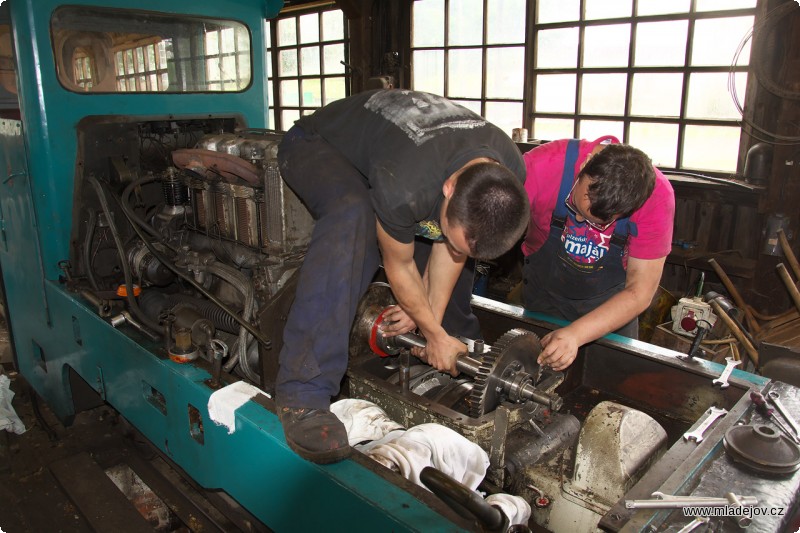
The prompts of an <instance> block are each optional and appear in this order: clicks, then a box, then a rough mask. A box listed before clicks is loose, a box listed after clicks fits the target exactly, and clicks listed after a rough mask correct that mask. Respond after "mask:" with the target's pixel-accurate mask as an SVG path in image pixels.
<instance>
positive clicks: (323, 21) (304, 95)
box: [267, 3, 349, 131]
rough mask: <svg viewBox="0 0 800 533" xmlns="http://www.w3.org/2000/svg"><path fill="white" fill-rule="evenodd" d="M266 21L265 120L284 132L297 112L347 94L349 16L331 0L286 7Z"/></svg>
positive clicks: (317, 106)
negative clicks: (305, 6) (301, 7)
mask: <svg viewBox="0 0 800 533" xmlns="http://www.w3.org/2000/svg"><path fill="white" fill-rule="evenodd" d="M268 24H269V25H270V28H269V32H268V39H269V40H268V43H267V52H268V55H269V57H270V61H268V62H267V78H268V80H269V83H268V86H269V102H270V111H269V113H270V116H269V119H270V124H271V125H272V127H273V128H274V129H276V130H280V131H286V130H288V129H289V128H291V127H292V124H293V123H294V121H295V120H297V119H298V118H300V116H302V115H308V114H310V113H312V112H314V110H315V109H318V108H320V107H322V106H323V105H326V104H329V103H331V102H333V101H335V100H339V99H341V98H344V97H345V96H347V95H348V94H349V84H348V76H347V72H346V70H345V69H346V67H345V64H346V63H347V59H348V53H349V48H348V46H349V37H348V32H347V19H346V18H345V16H344V13H343V12H342V10H341V9H336V7H335V5H334V4H333V3H331V4H330V5H328V6H323V7H321V8H316V9H313V10H310V11H309V10H302V11H297V10H289V11H288V12H287V11H284V12H282V13H281V14H280V15H278V17H277V18H275V19H273V20H271V21H269V22H268Z"/></svg>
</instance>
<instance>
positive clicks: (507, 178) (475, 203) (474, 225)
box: [445, 162, 530, 259]
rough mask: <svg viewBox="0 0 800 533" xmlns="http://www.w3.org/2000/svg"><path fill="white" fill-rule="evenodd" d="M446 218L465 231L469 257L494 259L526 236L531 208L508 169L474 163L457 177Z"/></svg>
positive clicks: (490, 164)
mask: <svg viewBox="0 0 800 533" xmlns="http://www.w3.org/2000/svg"><path fill="white" fill-rule="evenodd" d="M445 216H447V219H448V220H449V221H450V222H451V223H455V224H457V225H459V226H460V227H462V228H463V229H464V236H465V237H466V239H467V243H468V244H469V251H470V254H469V255H470V257H474V258H476V259H494V258H495V257H498V256H500V255H502V254H503V253H505V252H507V251H508V250H510V249H511V247H512V246H514V244H516V243H517V241H519V239H520V238H521V237H522V234H523V233H525V229H526V228H527V227H528V220H529V219H530V205H529V204H528V195H527V194H526V193H525V188H524V187H523V186H522V182H521V181H520V180H519V179H517V177H516V176H515V175H514V173H513V172H511V171H510V170H509V169H508V168H506V167H504V166H503V165H500V164H498V163H490V162H486V163H476V164H474V165H471V166H469V167H467V168H466V169H465V170H464V171H463V172H462V173H461V174H459V176H458V179H457V180H456V184H455V188H454V189H453V194H452V196H451V197H450V202H449V204H448V206H447V211H446V212H445Z"/></svg>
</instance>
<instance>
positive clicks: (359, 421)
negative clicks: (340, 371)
mask: <svg viewBox="0 0 800 533" xmlns="http://www.w3.org/2000/svg"><path fill="white" fill-rule="evenodd" d="M331 412H332V413H333V414H334V415H336V417H337V418H338V419H339V420H341V422H342V424H344V427H345V429H346V430H347V440H349V441H350V446H355V445H357V444H360V443H362V442H366V441H376V440H380V439H382V438H383V437H385V436H386V434H387V433H390V432H392V431H395V430H397V429H403V426H402V425H400V424H398V423H397V422H395V421H394V420H392V419H391V418H389V416H388V415H387V414H386V411H384V410H383V409H381V408H380V407H378V406H377V405H375V404H374V403H372V402H368V401H367V400H357V399H354V398H348V399H345V400H339V401H338V402H336V403H333V404H331Z"/></svg>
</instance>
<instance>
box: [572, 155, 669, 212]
mask: <svg viewBox="0 0 800 533" xmlns="http://www.w3.org/2000/svg"><path fill="white" fill-rule="evenodd" d="M579 178H583V179H586V178H588V179H589V185H588V190H587V193H588V195H589V202H590V204H591V207H590V209H591V214H592V215H593V217H594V218H596V219H598V220H600V221H603V222H609V221H611V220H612V219H614V218H625V217H628V216H630V215H631V214H633V212H634V211H636V210H637V209H639V208H640V207H642V205H643V204H644V202H645V201H646V200H647V199H648V198H649V197H650V195H651V194H652V193H653V189H654V188H655V185H656V173H655V171H654V170H653V163H652V161H650V158H649V157H647V154H645V153H644V152H642V151H641V150H639V149H637V148H634V147H633V146H629V145H627V144H610V145H608V146H605V147H603V148H602V150H600V152H599V153H596V154H595V155H594V156H593V157H591V158H590V159H588V160H587V162H586V163H585V164H584V166H583V168H582V169H581V172H580V174H579Z"/></svg>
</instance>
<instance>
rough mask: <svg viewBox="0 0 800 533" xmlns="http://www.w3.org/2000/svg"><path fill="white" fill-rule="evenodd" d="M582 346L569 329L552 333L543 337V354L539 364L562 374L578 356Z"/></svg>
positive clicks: (540, 355) (539, 358)
mask: <svg viewBox="0 0 800 533" xmlns="http://www.w3.org/2000/svg"><path fill="white" fill-rule="evenodd" d="M578 348H580V344H579V343H578V340H577V339H576V338H575V336H574V335H572V334H571V333H570V332H569V330H568V329H567V328H561V329H557V330H555V331H551V332H550V333H548V334H547V335H545V336H544V337H542V353H541V354H539V357H538V359H537V362H538V363H539V364H540V365H547V366H549V367H551V368H552V369H553V370H555V371H557V372H560V371H561V370H564V369H566V368H567V367H568V366H569V365H571V364H572V362H573V361H574V360H575V357H577V355H578Z"/></svg>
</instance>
